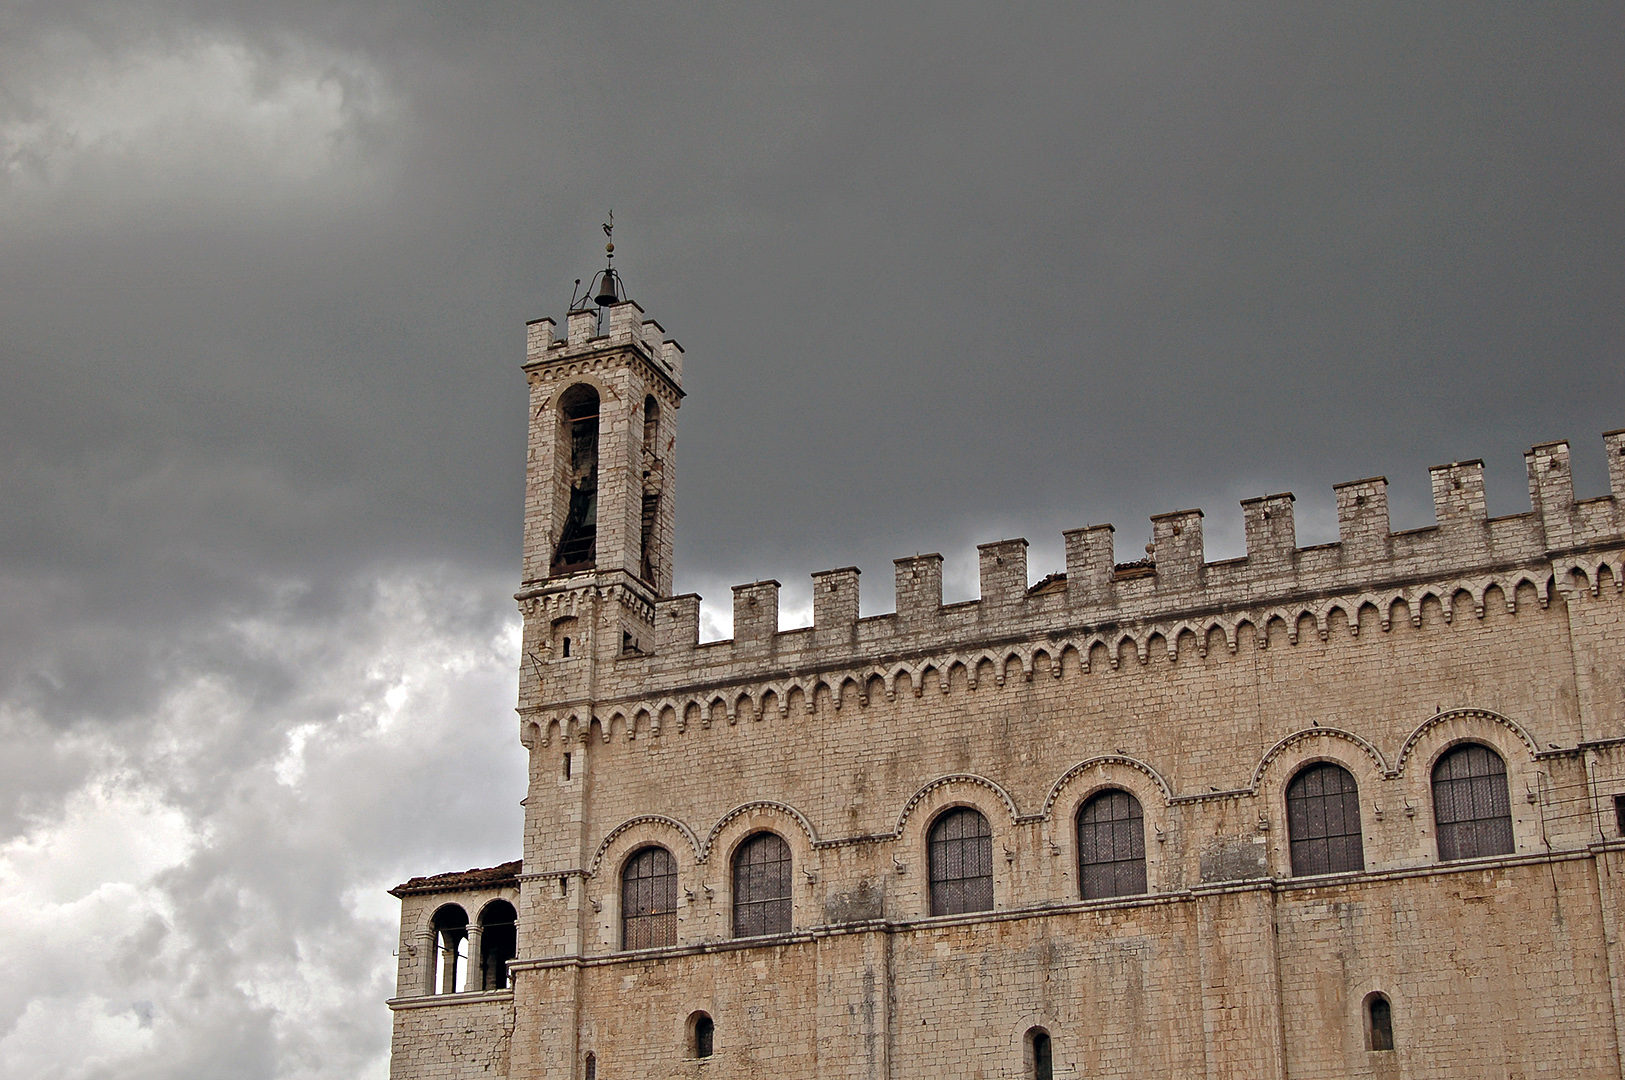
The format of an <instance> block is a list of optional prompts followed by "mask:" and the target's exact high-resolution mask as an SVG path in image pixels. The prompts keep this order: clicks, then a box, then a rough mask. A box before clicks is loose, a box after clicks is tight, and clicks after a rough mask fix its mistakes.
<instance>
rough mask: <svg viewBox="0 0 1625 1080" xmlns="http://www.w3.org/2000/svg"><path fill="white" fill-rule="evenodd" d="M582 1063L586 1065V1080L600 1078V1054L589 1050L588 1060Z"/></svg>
mask: <svg viewBox="0 0 1625 1080" xmlns="http://www.w3.org/2000/svg"><path fill="white" fill-rule="evenodd" d="M582 1064H584V1065H585V1066H586V1069H585V1070H584V1071H585V1073H586V1080H598V1055H597V1054H595V1053H593V1052H592V1051H591V1050H588V1051H587V1057H586V1060H585V1061H583V1062H582Z"/></svg>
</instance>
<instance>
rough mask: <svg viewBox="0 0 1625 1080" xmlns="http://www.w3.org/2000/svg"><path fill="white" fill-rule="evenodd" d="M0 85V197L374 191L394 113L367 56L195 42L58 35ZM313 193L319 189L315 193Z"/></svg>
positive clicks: (295, 46)
mask: <svg viewBox="0 0 1625 1080" xmlns="http://www.w3.org/2000/svg"><path fill="white" fill-rule="evenodd" d="M33 45H34V51H35V53H36V55H35V56H33V57H32V59H31V61H30V62H29V63H27V64H25V65H22V66H21V67H20V68H18V67H14V69H13V73H12V75H11V76H10V77H9V78H8V77H4V76H0V90H4V91H5V93H4V94H0V101H3V100H9V101H10V102H11V103H12V107H11V108H10V109H9V110H8V113H9V114H8V113H0V189H9V194H10V195H11V196H12V198H20V197H25V196H27V195H30V194H38V193H40V192H41V191H50V190H53V189H55V190H61V189H69V190H71V189H73V188H74V187H75V186H76V185H88V188H89V190H91V191H94V193H95V194H96V196H97V198H98V199H100V200H102V201H105V202H108V203H111V204H124V203H128V202H130V201H149V200H170V199H176V198H181V199H186V200H192V199H197V198H200V197H201V198H205V199H207V200H209V201H225V202H227V203H230V204H232V205H242V206H245V207H246V206H250V205H252V203H253V202H254V201H255V200H260V199H265V198H276V197H278V196H287V195H295V196H299V197H308V196H309V195H310V194H311V193H312V192H313V190H315V189H318V188H319V189H320V190H322V191H324V192H332V191H334V190H345V189H358V188H360V187H361V186H363V183H362V182H363V181H365V183H366V185H368V186H370V185H375V184H376V183H377V181H378V180H379V179H380V177H379V175H378V171H377V168H376V166H378V165H379V164H380V163H381V157H380V153H379V150H380V146H381V142H382V139H383V134H384V132H385V131H386V130H387V126H388V123H389V120H390V117H391V113H392V110H393V106H392V103H391V101H392V99H391V98H390V96H389V94H388V93H387V91H386V88H385V86H384V80H383V78H382V76H381V75H380V73H379V71H378V70H377V69H376V68H375V67H374V66H373V65H371V64H369V63H368V62H367V61H366V60H365V59H364V58H362V57H359V56H354V55H346V54H343V53H340V52H336V51H333V50H331V49H322V48H317V47H314V46H310V45H307V44H304V43H301V42H299V41H295V40H285V41H282V42H279V43H278V44H277V46H276V47H275V48H268V47H265V46H263V45H259V44H255V43H252V42H250V41H249V40H247V39H245V38H241V37H233V36H227V35H223V34H218V33H217V34H207V33H194V34H191V35H188V36H186V37H185V38H183V39H181V40H178V41H175V40H145V41H143V42H142V43H140V44H126V45H120V46H116V47H113V48H111V49H108V48H98V47H96V46H93V45H92V44H91V43H90V42H88V41H87V40H85V39H83V38H79V37H75V36H69V35H63V34H58V35H54V36H51V37H47V38H45V39H43V40H38V41H36V42H34V43H33ZM318 182H319V183H318Z"/></svg>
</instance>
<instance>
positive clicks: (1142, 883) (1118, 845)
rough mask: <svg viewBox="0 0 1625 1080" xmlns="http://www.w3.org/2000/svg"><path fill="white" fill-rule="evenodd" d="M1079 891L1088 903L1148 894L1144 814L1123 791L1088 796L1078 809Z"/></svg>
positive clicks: (1107, 791) (1138, 802)
mask: <svg viewBox="0 0 1625 1080" xmlns="http://www.w3.org/2000/svg"><path fill="white" fill-rule="evenodd" d="M1077 824H1078V891H1079V893H1080V894H1081V895H1082V897H1083V898H1084V899H1085V900H1100V899H1104V898H1106V897H1111V896H1135V895H1138V894H1140V893H1143V892H1145V891H1146V880H1145V814H1144V812H1143V811H1142V810H1141V809H1140V800H1138V799H1136V798H1135V797H1134V796H1133V795H1131V794H1129V793H1128V792H1127V791H1124V790H1123V789H1122V788H1107V789H1106V790H1104V791H1099V792H1096V793H1095V794H1094V795H1092V796H1090V797H1089V801H1088V802H1086V803H1084V804H1083V806H1082V807H1081V808H1080V809H1079V810H1078V822H1077Z"/></svg>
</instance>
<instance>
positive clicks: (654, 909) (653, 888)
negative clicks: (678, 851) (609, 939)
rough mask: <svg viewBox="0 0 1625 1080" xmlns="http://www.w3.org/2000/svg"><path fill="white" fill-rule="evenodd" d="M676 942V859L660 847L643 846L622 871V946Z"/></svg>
mask: <svg viewBox="0 0 1625 1080" xmlns="http://www.w3.org/2000/svg"><path fill="white" fill-rule="evenodd" d="M675 944H677V863H676V861H675V860H674V859H672V857H671V852H669V851H667V850H666V849H665V848H662V847H646V848H644V849H643V850H642V851H639V852H638V853H637V854H636V855H633V856H632V858H630V859H629V860H627V863H626V869H625V870H624V871H623V872H622V873H621V947H622V948H625V949H657V948H660V947H662V946H665V945H675Z"/></svg>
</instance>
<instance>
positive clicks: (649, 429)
mask: <svg viewBox="0 0 1625 1080" xmlns="http://www.w3.org/2000/svg"><path fill="white" fill-rule="evenodd" d="M659 439H660V402H658V401H656V400H655V396H654V395H653V394H650V395H648V396H647V397H645V398H644V399H643V452H644V453H645V454H659V453H660V447H659V446H658V445H657V443H658V441H659Z"/></svg>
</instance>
